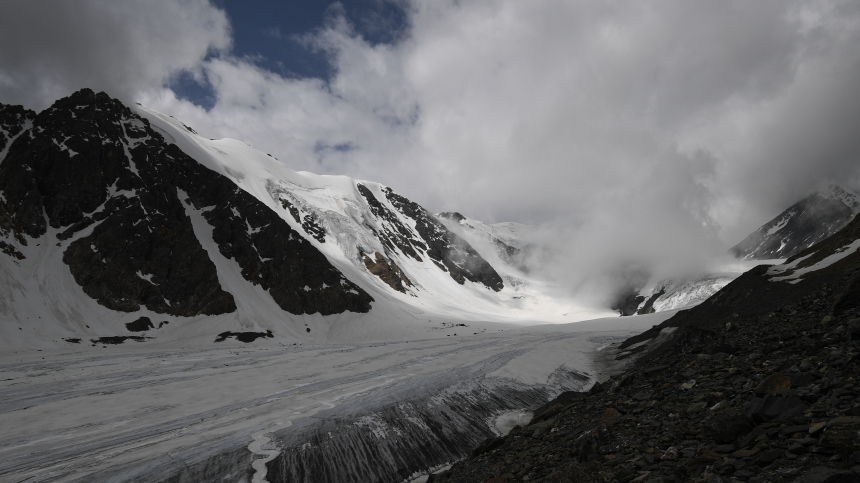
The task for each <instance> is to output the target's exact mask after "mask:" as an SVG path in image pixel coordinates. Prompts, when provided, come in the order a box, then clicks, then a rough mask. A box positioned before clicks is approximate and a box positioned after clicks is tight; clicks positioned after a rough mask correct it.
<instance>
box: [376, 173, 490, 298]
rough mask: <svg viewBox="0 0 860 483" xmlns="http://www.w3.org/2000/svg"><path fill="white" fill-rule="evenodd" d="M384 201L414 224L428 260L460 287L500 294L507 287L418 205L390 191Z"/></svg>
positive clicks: (488, 266)
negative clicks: (471, 284) (470, 285)
mask: <svg viewBox="0 0 860 483" xmlns="http://www.w3.org/2000/svg"><path fill="white" fill-rule="evenodd" d="M385 197H386V199H387V200H388V201H389V203H391V204H392V205H393V206H394V207H395V208H396V209H397V210H398V211H400V212H401V213H403V214H404V215H406V216H408V217H409V218H411V219H413V220H414V221H415V230H416V231H417V232H418V234H419V235H421V238H422V239H423V240H424V241H425V242H426V244H427V252H426V253H427V256H428V257H430V259H432V260H433V261H434V262H436V264H437V265H438V266H439V267H440V268H443V270H445V271H447V272H448V273H449V274H450V275H451V278H453V279H454V280H455V281H457V283H459V284H461V285H462V284H463V283H464V282H465V281H466V280H469V281H470V282H474V283H481V284H484V285H485V286H487V287H488V288H491V289H493V290H495V291H496V292H498V291H499V290H501V289H503V288H504V286H505V284H504V282H503V281H502V277H500V276H499V274H498V273H497V272H496V270H495V269H494V268H493V267H492V266H491V265H490V264H489V263H487V261H486V260H484V259H483V258H482V257H481V255H480V254H478V252H477V251H475V249H474V248H472V246H471V245H469V243H468V242H467V241H466V240H463V239H462V238H460V237H459V236H457V235H455V234H454V233H451V232H450V231H448V229H447V228H445V226H444V225H442V223H440V222H439V221H438V220H436V218H435V217H434V216H433V215H432V214H431V213H430V212H428V211H427V210H425V209H424V208H422V207H421V206H420V205H419V204H418V203H415V202H414V201H411V200H409V199H407V198H404V197H403V196H400V195H398V194H397V193H395V192H394V191H392V190H391V189H390V188H386V189H385Z"/></svg>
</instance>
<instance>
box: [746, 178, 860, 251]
mask: <svg viewBox="0 0 860 483" xmlns="http://www.w3.org/2000/svg"><path fill="white" fill-rule="evenodd" d="M830 189H831V190H837V191H838V192H842V196H843V197H848V199H849V200H850V201H851V200H854V198H853V196H850V195H849V194H848V193H846V192H844V191H843V190H841V188H838V187H836V186H833V187H831V188H830ZM835 194H839V193H835ZM852 204H853V203H852ZM856 212H857V206H856V204H855V205H854V206H853V207H849V206H848V205H846V204H845V203H844V202H843V201H841V200H840V199H833V198H830V197H826V196H823V195H821V194H818V193H816V194H813V195H811V196H809V197H807V198H804V199H802V200H800V201H799V202H797V203H795V204H794V205H792V206H791V207H789V208H788V209H787V210H785V211H783V212H782V213H780V214H779V215H778V216H777V217H776V218H774V219H773V220H771V221H769V222H767V223H765V224H764V225H762V227H761V228H759V229H758V230H756V231H754V232H752V233H750V234H749V236H747V237H746V238H745V239H744V240H743V241H741V242H740V243H738V244H737V245H735V246H734V247H732V248H731V250H730V251H731V252H732V254H734V255H735V256H736V257H738V258H743V259H747V260H767V259H774V258H788V257H791V256H793V255H795V254H797V253H798V252H799V251H801V250H803V249H805V248H807V247H809V246H811V245H813V244H815V243H818V242H820V241H822V240H824V239H826V238H827V237H829V236H830V235H832V234H834V233H836V232H837V231H839V230H841V229H842V228H843V227H844V226H845V225H847V224H848V222H849V221H851V218H852V217H853V216H854V214H855V213H856ZM780 226H782V228H779V227H780Z"/></svg>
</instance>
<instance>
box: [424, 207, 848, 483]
mask: <svg viewBox="0 0 860 483" xmlns="http://www.w3.org/2000/svg"><path fill="white" fill-rule="evenodd" d="M858 247H860V218H855V219H854V220H853V221H852V222H851V223H850V224H849V225H847V226H846V227H845V228H844V229H843V230H841V231H839V232H838V233H836V234H835V235H833V236H831V237H830V238H828V239H826V240H824V241H822V242H821V243H818V244H817V245H815V246H813V247H810V248H808V249H806V250H803V251H801V252H799V253H798V254H796V255H795V256H794V257H792V258H790V259H789V260H788V261H787V262H786V263H785V264H783V265H779V266H773V267H769V266H764V265H763V266H759V267H757V268H755V269H753V270H751V271H749V272H747V273H745V274H744V275H742V276H741V277H739V278H737V279H736V280H734V281H733V282H731V283H730V284H729V285H727V286H726V287H725V288H723V289H722V290H721V291H720V292H718V293H717V294H716V295H714V296H712V297H711V298H709V299H708V300H707V301H705V302H704V303H702V304H700V305H698V306H696V307H694V308H692V309H689V310H686V311H681V312H679V313H678V314H677V315H675V316H674V317H672V318H670V319H668V320H667V321H665V322H663V323H661V324H659V325H657V326H655V327H653V328H652V329H650V330H648V331H646V332H644V333H643V334H641V335H638V336H635V337H632V338H630V339H628V340H627V341H625V342H623V343H622V344H620V345H619V346H618V347H617V348H616V350H615V352H614V357H616V358H617V359H618V363H625V364H627V366H626V367H627V369H626V370H622V371H620V373H618V374H617V375H615V376H613V377H612V378H611V379H609V380H608V381H605V382H603V383H602V384H597V385H595V386H594V387H592V388H591V390H590V391H588V392H586V393H566V394H562V395H561V396H559V397H558V398H557V399H556V400H554V401H552V402H550V403H549V404H547V405H545V406H543V407H542V408H539V409H538V410H536V411H535V417H534V418H533V419H532V421H531V422H530V423H529V425H527V426H525V427H518V428H515V429H514V430H513V431H512V432H511V433H510V434H509V435H508V436H506V437H504V438H498V439H490V440H487V441H485V442H484V443H482V444H481V445H480V446H478V447H477V448H476V449H475V450H474V452H473V453H472V456H471V457H469V458H467V459H466V460H465V461H462V462H460V463H457V464H455V465H454V466H453V467H452V468H451V469H450V470H449V471H446V472H442V473H440V474H438V475H434V476H433V477H431V478H430V480H429V481H432V482H440V481H442V482H466V481H469V482H472V481H488V482H489V481H492V482H510V481H571V482H572V481H578V482H582V481H595V482H596V481H605V482H610V481H619V482H658V481H678V482H680V481H701V482H704V481H710V482H714V481H749V482H781V481H803V482H825V481H826V482H837V481H838V482H842V481H844V482H853V481H860V439H858V436H857V435H858V434H860V390H858V388H857V385H856V381H855V378H856V377H857V374H860V320H858V319H857V317H858V315H860V253H858V251H857V249H858ZM632 361H635V365H634V364H632Z"/></svg>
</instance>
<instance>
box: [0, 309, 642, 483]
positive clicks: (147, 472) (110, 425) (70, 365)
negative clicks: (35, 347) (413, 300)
mask: <svg viewBox="0 0 860 483" xmlns="http://www.w3.org/2000/svg"><path fill="white" fill-rule="evenodd" d="M627 319H630V318H627ZM615 320H617V319H615ZM615 320H611V322H610V320H607V321H605V322H606V323H604V321H599V322H600V323H592V324H591V326H589V323H583V324H573V325H567V326H542V327H533V328H530V329H515V330H508V331H502V332H498V333H496V334H485V335H479V336H474V337H459V338H448V337H446V338H443V339H440V338H436V339H425V340H410V341H408V342H407V341H388V342H381V343H355V344H328V345H322V344H321V345H315V346H307V345H297V346H292V345H281V344H280V343H279V342H277V340H265V341H264V342H263V343H260V344H256V345H254V344H248V345H245V344H242V343H239V342H235V341H225V342H223V343H219V344H215V345H213V346H212V347H201V348H195V349H188V348H185V349H183V348H181V347H179V346H169V345H165V346H164V347H158V346H156V345H154V344H155V342H146V343H140V344H131V345H128V344H124V345H121V346H112V347H108V348H104V349H102V348H101V347H91V346H89V345H87V346H71V347H70V348H69V349H64V350H56V351H54V352H50V351H47V350H46V351H42V352H35V351H29V352H23V351H22V352H18V353H14V352H13V353H5V354H2V355H0V375H2V377H0V427H2V428H3V432H4V437H3V438H2V440H0V481H24V480H26V481H28V482H40V481H57V482H63V481H87V482H99V481H111V482H114V481H117V482H121V481H136V482H161V481H169V482H183V481H189V482H191V481H237V482H245V483H250V482H262V481H269V482H271V483H275V482H281V481H290V482H319V481H338V482H341V481H343V482H348V481H362V482H371V481H384V482H392V481H409V480H410V479H411V478H412V477H414V476H417V475H420V474H421V473H422V472H424V471H426V470H427V469H429V468H434V467H436V468H438V467H440V466H442V465H444V464H448V463H451V462H452V461H455V460H457V459H459V458H461V457H463V456H465V455H466V454H468V452H469V451H470V450H471V448H473V447H474V446H475V445H477V444H478V443H480V442H481V441H482V440H484V439H486V438H487V437H490V436H493V435H494V434H496V433H497V430H496V428H495V425H494V424H493V421H494V420H495V418H496V417H497V416H498V415H500V414H503V413H506V412H509V411H515V410H521V409H529V408H533V407H535V406H537V405H540V404H542V403H543V402H545V401H546V400H547V399H549V398H551V397H553V396H554V395H555V394H557V393H558V392H560V391H562V390H566V389H580V388H583V387H585V386H586V385H587V384H589V383H590V382H591V380H592V379H593V378H594V377H597V374H596V368H595V367H593V366H592V364H591V358H590V356H589V354H590V352H592V351H594V350H595V349H596V348H597V347H599V346H601V345H603V344H605V343H606V342H607V341H611V340H617V339H618V338H620V337H624V336H627V335H629V334H630V333H631V332H632V330H631V327H629V326H630V325H631V324H633V323H634V322H636V321H630V320H626V321H619V322H623V323H626V324H628V326H626V327H620V326H618V325H617V324H618V322H615ZM655 322H656V320H655V319H654V318H650V319H647V318H643V319H642V322H641V323H640V324H639V325H642V326H643V327H644V326H646V325H647V326H649V327H650V325H653V324H654V323H655ZM577 326H578V327H577ZM602 326H606V327H605V328H602ZM640 330H641V328H640ZM42 357H44V358H45V359H44V360H43V359H42Z"/></svg>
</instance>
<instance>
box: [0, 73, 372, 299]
mask: <svg viewBox="0 0 860 483" xmlns="http://www.w3.org/2000/svg"><path fill="white" fill-rule="evenodd" d="M0 194H2V197H0V230H2V232H3V233H12V234H15V233H22V234H26V235H28V236H29V237H31V238H40V237H43V236H46V234H47V233H48V231H49V230H50V231H51V232H52V233H55V237H56V241H54V242H52V243H56V242H57V241H59V243H60V246H61V247H62V248H63V249H64V252H63V261H64V262H65V263H66V264H67V265H68V266H69V269H70V271H71V273H72V275H73V276H74V278H75V281H76V282H77V283H78V284H79V285H80V286H81V287H82V288H83V291H84V292H85V293H86V294H87V295H89V296H90V297H92V298H93V299H95V300H97V301H98V303H99V304H101V305H104V306H105V307H107V308H110V309H112V310H117V311H123V312H133V311H136V310H139V309H140V308H141V307H143V306H145V307H146V308H148V309H149V310H151V311H153V312H156V313H165V314H171V315H179V316H192V315H199V314H205V315H214V314H221V313H226V312H232V311H235V310H236V304H235V302H234V300H233V296H232V295H231V294H230V293H228V292H226V291H224V289H223V288H222V287H221V285H220V282H219V280H218V274H217V272H216V269H215V264H214V263H213V261H212V260H210V258H209V255H208V253H207V251H206V250H205V249H204V248H203V246H202V244H201V240H199V239H198V238H197V234H195V231H194V228H193V226H192V221H191V218H190V215H189V212H190V211H195V212H197V213H199V214H201V215H202V217H203V218H204V219H205V221H206V222H207V223H208V224H209V225H210V226H211V227H212V241H213V242H214V243H215V244H216V245H217V248H218V251H219V252H220V253H221V255H223V256H224V257H225V258H227V259H230V260H232V261H233V262H235V263H237V264H238V265H239V267H240V268H241V273H242V276H243V277H244V278H245V279H246V280H248V281H249V282H251V283H253V284H255V285H259V286H261V287H262V288H263V289H265V290H266V291H268V293H269V294H270V295H271V297H272V298H273V299H274V300H275V302H276V303H277V304H278V305H279V306H280V307H281V308H282V309H283V310H285V311H287V312H290V313H293V314H310V313H321V314H323V315H328V314H334V313H341V312H344V311H347V310H349V311H353V312H367V311H368V310H369V309H370V302H371V301H372V300H373V299H372V298H371V297H370V295H368V294H367V293H366V292H364V291H363V290H362V289H361V288H359V287H358V286H357V285H355V284H353V283H352V282H350V281H349V280H347V279H346V278H345V277H344V276H343V275H342V274H341V273H340V272H339V271H338V270H337V269H335V268H334V267H333V266H332V265H331V263H330V262H329V261H328V260H327V259H326V257H325V256H324V255H323V254H322V253H320V252H319V251H318V250H317V249H316V248H314V247H313V246H312V245H311V244H310V243H309V242H308V241H307V240H305V239H304V238H302V236H300V235H299V234H298V233H297V232H295V231H294V230H292V229H291V228H290V227H289V225H288V224H287V223H286V222H285V221H284V220H282V219H281V218H280V217H279V216H278V215H277V214H276V213H274V212H273V211H272V210H271V209H269V208H268V207H267V206H265V205H264V204H262V203H261V202H260V201H259V200H257V199H256V198H254V197H253V196H252V195H250V194H248V193H247V192H245V191H243V190H241V189H239V188H238V187H237V186H236V185H235V184H233V182H232V181H230V180H229V179H228V178H226V177H224V176H222V175H220V174H218V173H216V172H214V171H211V170H209V169H207V168H205V167H204V166H202V165H201V164H200V163H198V162H197V161H195V160H194V159H192V158H190V157H189V156H188V155H186V154H185V153H184V152H182V151H181V150H180V149H179V148H178V147H177V146H176V145H175V144H168V143H167V142H165V140H164V138H163V137H162V136H161V135H160V134H159V133H158V132H156V131H155V130H153V129H152V128H151V127H150V125H149V122H148V121H147V120H146V119H142V118H140V117H139V116H137V115H136V114H134V113H132V112H131V111H130V110H129V109H128V108H127V107H125V106H123V105H122V104H121V103H120V102H119V101H117V100H115V99H111V98H109V97H108V96H107V95H106V94H104V93H99V94H95V93H94V92H92V91H90V90H88V89H84V90H81V91H79V92H77V93H75V94H74V95H72V96H70V97H68V98H65V99H61V100H59V101H57V102H56V103H54V105H53V106H52V107H50V108H49V109H46V110H45V111H43V112H41V113H39V114H38V115H37V116H36V117H35V118H34V119H33V121H32V129H30V130H29V135H24V136H20V137H19V138H18V139H16V140H15V142H14V143H13V144H12V145H11V146H10V147H9V150H8V153H7V155H6V158H5V159H4V161H3V163H2V165H0ZM6 241H7V243H8V242H9V240H8V237H7V240H6Z"/></svg>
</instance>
